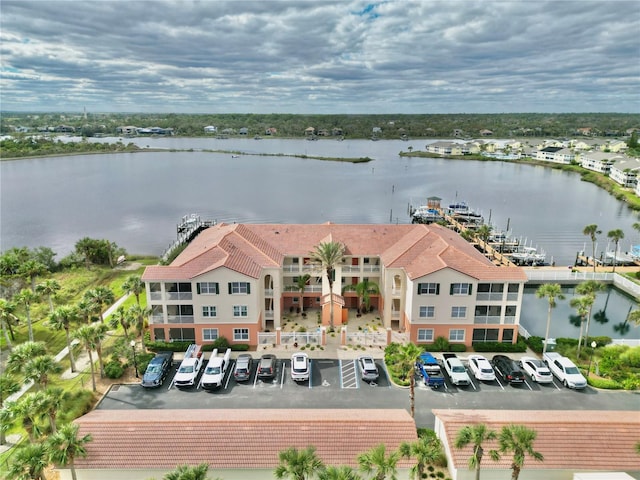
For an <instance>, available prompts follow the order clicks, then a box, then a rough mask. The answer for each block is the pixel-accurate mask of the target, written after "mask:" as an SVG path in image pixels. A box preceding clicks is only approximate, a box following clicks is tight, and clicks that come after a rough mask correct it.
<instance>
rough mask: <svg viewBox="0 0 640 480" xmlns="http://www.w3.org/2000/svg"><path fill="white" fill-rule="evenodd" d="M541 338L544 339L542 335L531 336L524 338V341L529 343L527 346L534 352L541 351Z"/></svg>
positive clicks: (542, 345)
mask: <svg viewBox="0 0 640 480" xmlns="http://www.w3.org/2000/svg"><path fill="white" fill-rule="evenodd" d="M543 340H544V339H543V338H542V337H537V336H531V337H529V338H527V339H525V343H526V344H527V345H529V348H530V349H531V350H533V351H534V352H536V353H542V350H544V343H543Z"/></svg>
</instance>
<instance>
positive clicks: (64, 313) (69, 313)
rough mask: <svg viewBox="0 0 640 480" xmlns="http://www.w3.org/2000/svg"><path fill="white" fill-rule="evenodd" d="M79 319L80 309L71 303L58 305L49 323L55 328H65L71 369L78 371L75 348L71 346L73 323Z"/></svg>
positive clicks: (50, 316)
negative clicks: (74, 355)
mask: <svg viewBox="0 0 640 480" xmlns="http://www.w3.org/2000/svg"><path fill="white" fill-rule="evenodd" d="M77 321H78V310H77V309H76V308H75V307H71V306H69V305H62V306H60V307H57V308H56V309H55V310H54V311H53V312H52V313H51V315H49V321H48V324H49V326H50V327H51V328H53V329H54V330H64V334H65V337H66V340H67V351H68V352H69V362H70V363H71V371H72V372H75V371H76V361H75V358H74V357H73V348H71V325H72V324H74V323H76V322H77Z"/></svg>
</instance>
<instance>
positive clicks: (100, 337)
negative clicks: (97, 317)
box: [92, 323, 107, 378]
mask: <svg viewBox="0 0 640 480" xmlns="http://www.w3.org/2000/svg"><path fill="white" fill-rule="evenodd" d="M92 328H93V335H94V340H95V345H96V353H97V354H98V364H99V365H100V378H103V377H104V359H103V358H102V342H103V341H104V339H105V338H106V337H107V326H106V325H104V324H102V323H99V324H96V325H92Z"/></svg>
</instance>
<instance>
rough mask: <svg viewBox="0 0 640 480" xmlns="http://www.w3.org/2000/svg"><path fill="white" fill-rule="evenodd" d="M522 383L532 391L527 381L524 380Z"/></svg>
mask: <svg viewBox="0 0 640 480" xmlns="http://www.w3.org/2000/svg"><path fill="white" fill-rule="evenodd" d="M524 384H525V385H526V386H527V387H528V388H529V390H531V391H533V388H531V385H529V382H527V381H526V380H524Z"/></svg>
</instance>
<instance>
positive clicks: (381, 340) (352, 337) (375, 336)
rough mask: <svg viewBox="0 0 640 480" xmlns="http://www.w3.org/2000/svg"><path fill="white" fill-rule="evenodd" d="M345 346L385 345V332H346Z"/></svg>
mask: <svg viewBox="0 0 640 480" xmlns="http://www.w3.org/2000/svg"><path fill="white" fill-rule="evenodd" d="M347 344H351V345H383V346H386V345H387V332H386V331H382V332H364V331H358V332H353V333H351V332H349V330H347Z"/></svg>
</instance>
